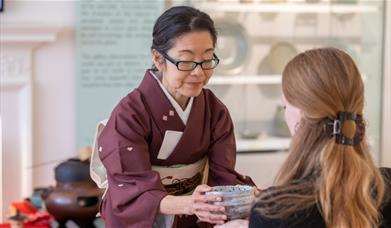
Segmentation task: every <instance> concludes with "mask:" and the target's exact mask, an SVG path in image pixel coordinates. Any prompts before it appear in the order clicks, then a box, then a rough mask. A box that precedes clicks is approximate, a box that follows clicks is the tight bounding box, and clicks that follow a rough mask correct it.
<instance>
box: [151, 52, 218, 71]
mask: <svg viewBox="0 0 391 228" xmlns="http://www.w3.org/2000/svg"><path fill="white" fill-rule="evenodd" d="M159 53H160V54H161V55H162V56H163V58H165V59H167V60H168V61H170V63H172V64H174V65H175V66H176V68H177V69H178V70H179V71H193V70H194V69H195V68H196V67H197V66H198V65H200V66H201V68H202V69H203V70H212V69H214V68H216V67H217V65H219V63H220V59H219V57H217V55H216V54H215V53H213V58H212V59H208V60H204V61H201V62H195V61H181V60H178V61H177V60H175V59H173V58H171V57H170V56H169V55H167V54H166V53H164V52H159ZM212 60H215V61H216V65H215V66H214V67H212V68H206V69H205V68H204V67H203V66H202V64H203V63H204V62H207V61H212ZM180 63H193V66H192V68H191V70H181V69H179V64H180Z"/></svg>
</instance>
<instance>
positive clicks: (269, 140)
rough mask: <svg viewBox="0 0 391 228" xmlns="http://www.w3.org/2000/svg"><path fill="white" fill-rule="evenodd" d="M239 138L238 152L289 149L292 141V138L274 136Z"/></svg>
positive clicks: (237, 142) (237, 143)
mask: <svg viewBox="0 0 391 228" xmlns="http://www.w3.org/2000/svg"><path fill="white" fill-rule="evenodd" d="M237 139H238V140H237V141H236V150H237V151H238V153H240V152H257V151H260V152H261V151H281V150H287V149H288V148H289V144H290V142H291V138H282V137H272V136H269V137H265V138H258V139H240V138H237Z"/></svg>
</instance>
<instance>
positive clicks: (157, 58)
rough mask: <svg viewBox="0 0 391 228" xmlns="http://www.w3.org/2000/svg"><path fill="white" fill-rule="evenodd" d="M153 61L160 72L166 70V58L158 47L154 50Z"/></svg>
mask: <svg viewBox="0 0 391 228" xmlns="http://www.w3.org/2000/svg"><path fill="white" fill-rule="evenodd" d="M152 62H153V64H155V66H156V68H157V69H158V70H159V71H160V72H162V71H164V70H165V67H166V65H165V64H164V63H165V60H164V58H163V56H162V55H161V54H160V53H159V52H158V51H157V50H156V49H153V50H152Z"/></svg>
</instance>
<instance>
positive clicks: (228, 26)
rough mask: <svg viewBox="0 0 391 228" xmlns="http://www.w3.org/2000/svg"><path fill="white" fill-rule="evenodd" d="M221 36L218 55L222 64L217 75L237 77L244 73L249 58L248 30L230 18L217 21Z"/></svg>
mask: <svg viewBox="0 0 391 228" xmlns="http://www.w3.org/2000/svg"><path fill="white" fill-rule="evenodd" d="M215 26H216V28H217V32H218V34H219V39H218V41H217V46H216V54H217V56H218V57H219V58H220V63H219V65H218V66H217V68H216V69H215V71H216V74H220V75H235V74H239V73H241V72H242V71H243V69H244V66H245V63H246V61H247V59H248V56H249V50H250V44H249V39H248V37H247V32H246V29H245V28H244V27H243V26H242V25H241V24H240V23H238V22H235V21H233V20H231V19H229V18H223V19H217V20H215Z"/></svg>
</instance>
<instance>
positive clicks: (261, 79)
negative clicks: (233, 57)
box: [209, 74, 281, 85]
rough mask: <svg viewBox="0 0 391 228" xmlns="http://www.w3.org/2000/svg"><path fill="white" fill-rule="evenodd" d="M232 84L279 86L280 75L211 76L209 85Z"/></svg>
mask: <svg viewBox="0 0 391 228" xmlns="http://www.w3.org/2000/svg"><path fill="white" fill-rule="evenodd" d="M233 84H236V85H238V84H264V85H278V84H281V75H278V74H276V75H235V76H231V75H213V76H212V78H211V79H210V80H209V85H233Z"/></svg>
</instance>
